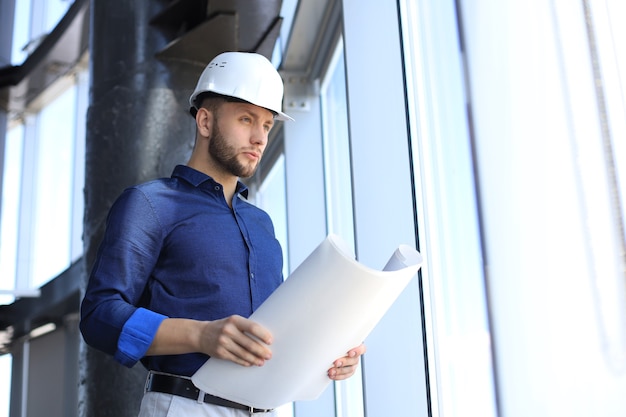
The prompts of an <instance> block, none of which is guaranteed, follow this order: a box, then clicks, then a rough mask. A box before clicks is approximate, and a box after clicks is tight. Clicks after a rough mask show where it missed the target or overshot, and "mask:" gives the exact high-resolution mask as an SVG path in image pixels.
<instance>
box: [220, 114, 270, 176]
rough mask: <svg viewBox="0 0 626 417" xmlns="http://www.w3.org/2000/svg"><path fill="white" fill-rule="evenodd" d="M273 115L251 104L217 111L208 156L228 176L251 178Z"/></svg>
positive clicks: (260, 155) (266, 137)
mask: <svg viewBox="0 0 626 417" xmlns="http://www.w3.org/2000/svg"><path fill="white" fill-rule="evenodd" d="M273 125H274V117H273V115H272V113H271V112H270V111H268V110H266V109H264V108H261V107H258V106H255V105H252V104H248V103H230V102H227V103H224V104H223V105H222V106H221V107H220V109H219V110H218V111H217V115H216V117H215V121H214V123H213V127H212V131H211V139H210V141H209V155H210V156H211V158H212V159H213V161H214V162H215V163H216V164H217V165H219V166H220V167H221V169H222V170H223V171H225V172H228V173H229V174H231V175H234V176H237V177H240V178H248V177H251V176H252V175H253V174H254V172H255V171H256V169H257V167H258V165H259V162H260V161H261V157H262V156H263V152H264V151H265V147H266V146H267V140H268V134H269V132H270V130H271V128H272V126H273Z"/></svg>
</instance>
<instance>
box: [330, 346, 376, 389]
mask: <svg viewBox="0 0 626 417" xmlns="http://www.w3.org/2000/svg"><path fill="white" fill-rule="evenodd" d="M366 350H367V349H366V347H365V345H364V344H361V345H359V346H357V347H355V348H354V349H350V350H349V351H348V354H347V355H346V356H344V357H342V358H339V359H337V360H336V361H335V362H333V366H332V368H330V369H329V370H328V377H329V378H330V379H333V380H335V381H340V380H343V379H347V378H350V377H351V376H352V375H354V373H355V372H356V370H357V367H358V365H359V362H360V357H361V355H363V354H364V353H365V351H366Z"/></svg>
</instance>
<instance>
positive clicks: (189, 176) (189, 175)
mask: <svg viewBox="0 0 626 417" xmlns="http://www.w3.org/2000/svg"><path fill="white" fill-rule="evenodd" d="M176 177H177V178H181V179H183V180H185V181H187V182H188V183H189V184H191V185H193V186H194V187H196V188H197V187H198V186H199V185H200V184H202V183H204V182H206V181H209V182H211V183H212V184H218V183H217V181H215V180H214V179H213V178H211V177H210V176H208V175H206V174H204V173H202V172H200V171H198V170H195V169H193V168H191V167H190V166H187V165H177V166H176V167H175V168H174V172H173V173H172V178H176ZM219 185H221V184H219ZM235 192H236V193H237V194H241V196H242V197H244V198H246V199H247V198H248V187H247V186H246V185H245V184H244V183H242V182H241V181H237V189H236V190H235Z"/></svg>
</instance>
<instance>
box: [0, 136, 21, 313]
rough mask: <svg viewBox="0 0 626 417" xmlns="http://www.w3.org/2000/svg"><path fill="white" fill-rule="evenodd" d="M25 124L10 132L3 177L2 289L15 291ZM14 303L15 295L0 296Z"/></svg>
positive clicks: (0, 301) (3, 301) (0, 219)
mask: <svg viewBox="0 0 626 417" xmlns="http://www.w3.org/2000/svg"><path fill="white" fill-rule="evenodd" d="M23 136H24V125H22V124H20V125H18V126H16V127H14V128H12V129H9V130H8V131H7V135H6V139H5V140H6V143H5V148H4V172H3V174H2V178H3V181H2V200H1V203H2V208H1V209H0V210H1V211H0V215H1V216H2V217H0V288H1V289H6V290H11V289H13V288H15V273H16V260H17V237H18V224H19V214H20V206H19V201H20V188H21V185H22V181H21V180H22V178H21V175H20V172H21V171H22V152H23V147H22V145H23ZM11 302H13V296H10V295H0V304H9V303H11Z"/></svg>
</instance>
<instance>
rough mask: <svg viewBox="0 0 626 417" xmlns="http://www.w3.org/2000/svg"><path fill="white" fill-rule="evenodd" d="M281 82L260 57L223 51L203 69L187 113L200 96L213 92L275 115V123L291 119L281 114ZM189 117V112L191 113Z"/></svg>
mask: <svg viewBox="0 0 626 417" xmlns="http://www.w3.org/2000/svg"><path fill="white" fill-rule="evenodd" d="M283 88H284V87H283V80H282V78H281V77H280V74H278V71H276V68H274V66H273V65H272V63H271V62H270V61H269V60H268V59H267V58H265V57H264V56H263V55H259V54H256V53H251V52H224V53H222V54H219V55H218V56H216V57H215V58H213V60H211V62H209V65H207V66H206V68H205V69H204V71H203V72H202V75H200V78H199V79H198V85H196V89H195V90H194V92H193V94H192V95H191V97H189V105H191V110H192V111H193V110H194V109H197V108H198V105H199V104H200V103H196V102H195V101H196V98H197V97H198V96H199V95H200V94H202V93H207V92H211V93H216V94H220V95H223V96H229V97H234V98H237V99H240V100H244V101H247V102H249V103H252V104H254V105H257V106H259V107H264V108H266V109H268V110H270V111H272V112H273V113H275V114H276V119H278V120H293V119H292V118H291V117H289V116H288V115H286V114H285V113H283V112H282V111H281V109H282V103H283ZM192 114H193V113H192Z"/></svg>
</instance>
